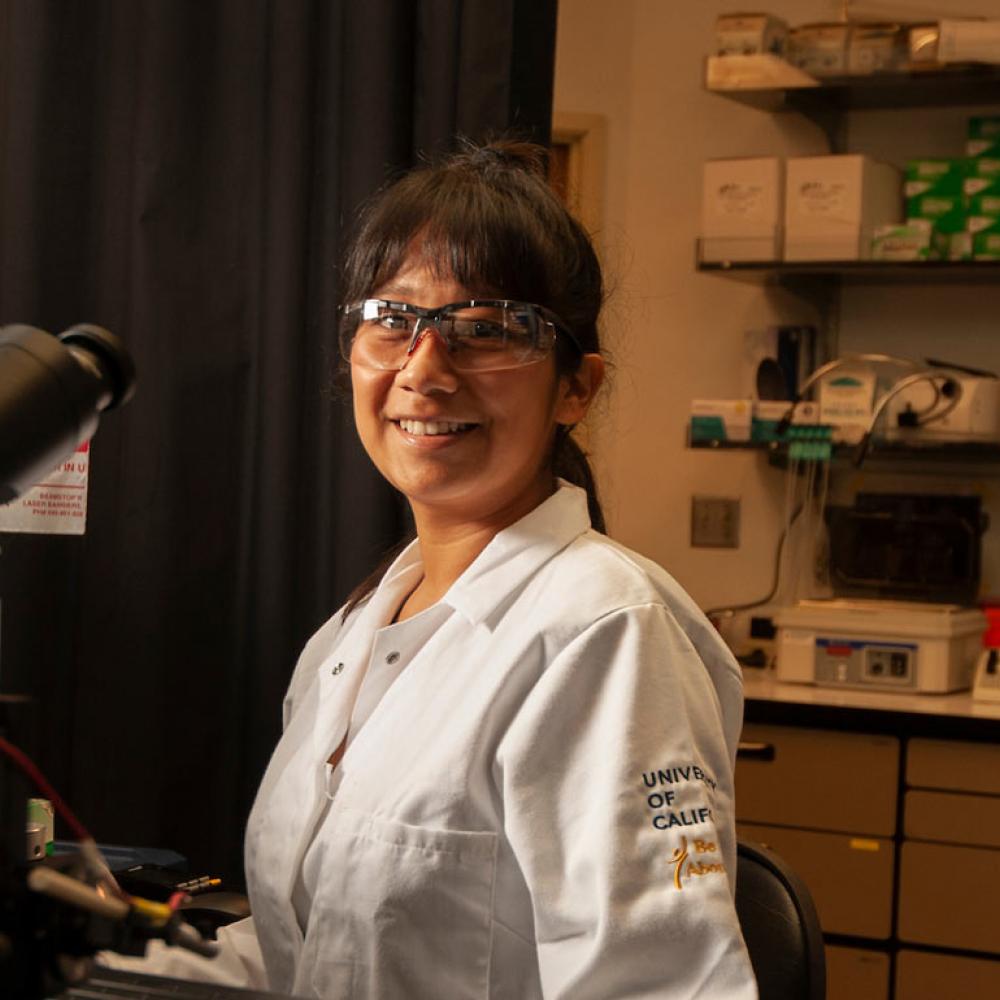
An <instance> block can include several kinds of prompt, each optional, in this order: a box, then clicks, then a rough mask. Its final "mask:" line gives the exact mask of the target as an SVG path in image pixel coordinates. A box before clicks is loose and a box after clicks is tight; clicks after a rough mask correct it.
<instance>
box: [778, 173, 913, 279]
mask: <svg viewBox="0 0 1000 1000" xmlns="http://www.w3.org/2000/svg"><path fill="white" fill-rule="evenodd" d="M902 185H903V180H902V175H901V173H900V171H899V170H897V169H896V168H895V167H893V166H891V165H890V164H888V163H879V162H878V161H876V160H873V159H871V158H870V157H867V156H863V155H861V154H847V155H841V156H798V157H793V158H791V159H789V160H788V162H787V163H786V165H785V254H784V256H785V260H789V261H795V260H864V259H867V258H869V257H870V256H871V244H872V233H873V231H874V229H875V227H876V226H884V225H887V224H889V223H892V222H898V221H899V219H900V216H901V215H902Z"/></svg>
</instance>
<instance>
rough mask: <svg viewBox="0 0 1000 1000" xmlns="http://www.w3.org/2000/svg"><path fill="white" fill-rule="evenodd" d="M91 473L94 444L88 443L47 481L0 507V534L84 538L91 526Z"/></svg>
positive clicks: (46, 479) (52, 473)
mask: <svg viewBox="0 0 1000 1000" xmlns="http://www.w3.org/2000/svg"><path fill="white" fill-rule="evenodd" d="M89 471H90V442H89V441H84V443H83V444H81V445H80V447H79V448H77V449H76V451H75V452H74V453H73V454H72V455H70V456H69V458H67V459H66V461H65V462H63V463H62V465H60V466H59V467H58V468H57V469H54V470H53V471H52V472H50V473H49V474H48V475H47V476H46V477H45V480H44V481H43V482H41V483H39V484H38V485H37V486H35V487H34V488H33V489H30V490H28V492H27V493H25V494H24V495H23V496H20V497H18V498H17V499H16V500H13V501H12V502H11V503H9V504H5V505H3V506H0V531H19V532H33V533H36V534H44V535H82V534H83V533H84V529H85V528H86V526H87V476H88V474H89Z"/></svg>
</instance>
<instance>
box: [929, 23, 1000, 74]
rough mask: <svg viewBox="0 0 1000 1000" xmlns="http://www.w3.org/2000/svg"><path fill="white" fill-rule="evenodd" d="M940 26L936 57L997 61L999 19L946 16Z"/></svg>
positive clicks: (999, 59)
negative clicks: (950, 17)
mask: <svg viewBox="0 0 1000 1000" xmlns="http://www.w3.org/2000/svg"><path fill="white" fill-rule="evenodd" d="M939 30H940V36H939V38H938V59H939V60H940V61H941V62H944V63H955V62H981V63H993V64H994V65H996V64H1000V20H997V19H992V20H988V19H985V18H984V19H974V18H968V19H966V18H962V19H954V20H952V19H945V20H942V21H941V23H940V28H939Z"/></svg>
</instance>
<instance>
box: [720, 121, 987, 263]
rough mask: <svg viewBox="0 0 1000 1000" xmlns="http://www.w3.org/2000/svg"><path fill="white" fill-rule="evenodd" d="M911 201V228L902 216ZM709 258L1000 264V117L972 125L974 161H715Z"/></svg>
mask: <svg viewBox="0 0 1000 1000" xmlns="http://www.w3.org/2000/svg"><path fill="white" fill-rule="evenodd" d="M903 196H905V221H904V222H900V221H899V220H900V218H901V216H903V214H904V213H903ZM701 232H702V241H701V259H702V260H703V261H705V262H706V263H710V262H724V261H731V262H737V261H767V260H774V261H777V260H786V261H852V260H865V259H869V258H871V259H874V260H884V261H904V260H1000V115H998V116H982V115H980V116H976V117H973V118H970V119H969V129H968V140H967V142H966V155H965V156H964V157H956V158H954V159H942V158H938V159H924V160H910V161H909V162H908V163H907V165H906V171H905V174H901V173H900V171H899V170H897V169H896V168H895V167H893V166H891V165H889V164H887V163H879V162H878V161H876V160H872V159H871V158H869V157H867V156H863V155H861V154H846V155H840V156H800V157H794V158H792V159H789V160H787V161H782V160H780V159H778V158H777V157H756V158H747V159H740V160H710V161H708V162H707V163H706V164H705V167H704V186H703V197H702V229H701Z"/></svg>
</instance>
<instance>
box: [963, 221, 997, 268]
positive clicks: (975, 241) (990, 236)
mask: <svg viewBox="0 0 1000 1000" xmlns="http://www.w3.org/2000/svg"><path fill="white" fill-rule="evenodd" d="M976 222H977V223H979V225H978V227H977V229H976V230H975V232H972V233H970V236H971V237H972V258H973V260H1000V218H995V219H988V218H986V217H980V218H978V219H977V220H976Z"/></svg>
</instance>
